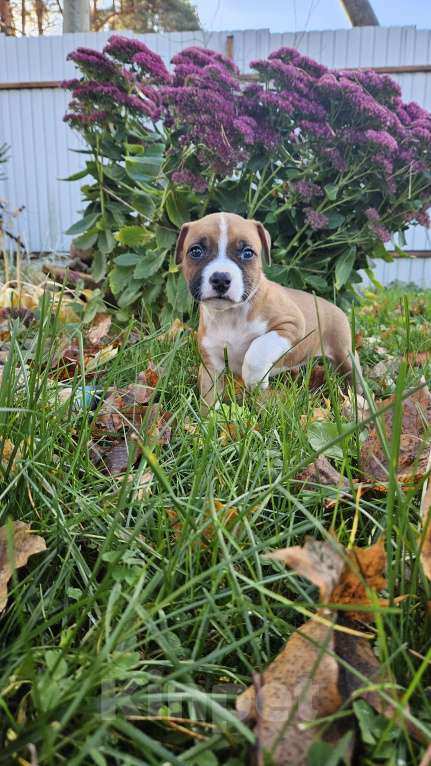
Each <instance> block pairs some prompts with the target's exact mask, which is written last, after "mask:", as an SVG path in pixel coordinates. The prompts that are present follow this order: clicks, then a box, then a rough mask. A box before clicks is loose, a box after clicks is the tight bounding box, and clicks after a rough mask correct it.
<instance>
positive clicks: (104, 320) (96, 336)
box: [87, 314, 112, 345]
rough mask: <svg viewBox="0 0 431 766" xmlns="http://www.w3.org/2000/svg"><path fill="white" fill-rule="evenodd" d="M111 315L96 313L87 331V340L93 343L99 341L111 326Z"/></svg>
mask: <svg viewBox="0 0 431 766" xmlns="http://www.w3.org/2000/svg"><path fill="white" fill-rule="evenodd" d="M111 324H112V317H111V315H110V314H97V316H96V317H95V319H94V321H93V322H92V324H91V327H90V329H89V331H88V333H87V337H88V340H89V341H90V343H92V344H93V345H96V344H97V343H100V341H101V340H102V338H104V337H105V336H106V335H107V334H108V332H109V330H110V327H111Z"/></svg>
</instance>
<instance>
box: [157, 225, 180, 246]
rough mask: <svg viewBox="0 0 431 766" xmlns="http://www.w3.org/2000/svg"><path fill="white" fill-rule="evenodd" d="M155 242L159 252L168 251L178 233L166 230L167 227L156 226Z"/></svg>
mask: <svg viewBox="0 0 431 766" xmlns="http://www.w3.org/2000/svg"><path fill="white" fill-rule="evenodd" d="M155 231H156V241H157V245H158V247H159V248H160V250H170V249H171V247H173V246H174V245H175V242H176V241H177V236H178V232H177V231H174V229H168V228H167V226H161V225H157V226H156V230H155Z"/></svg>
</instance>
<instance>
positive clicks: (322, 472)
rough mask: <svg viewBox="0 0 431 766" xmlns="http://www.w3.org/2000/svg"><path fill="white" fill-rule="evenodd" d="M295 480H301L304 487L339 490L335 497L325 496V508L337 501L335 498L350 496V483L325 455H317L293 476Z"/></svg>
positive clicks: (330, 506)
mask: <svg viewBox="0 0 431 766" xmlns="http://www.w3.org/2000/svg"><path fill="white" fill-rule="evenodd" d="M295 481H297V482H302V483H303V484H302V486H303V487H305V488H306V489H310V488H314V487H315V486H316V485H321V486H322V485H323V486H326V487H334V489H338V490H340V492H337V493H336V497H334V498H333V497H327V498H325V500H324V504H325V507H326V508H332V507H333V506H334V505H335V503H336V502H337V498H338V499H340V498H341V497H344V496H347V495H349V496H350V485H349V482H348V480H347V479H346V477H345V476H342V475H341V474H340V473H339V472H338V471H337V470H336V468H334V467H333V466H332V465H331V463H330V462H329V460H328V458H326V457H325V455H319V457H318V458H316V460H315V461H314V462H313V463H310V465H308V466H307V467H306V468H305V469H304V470H303V471H301V472H300V473H299V474H297V476H295Z"/></svg>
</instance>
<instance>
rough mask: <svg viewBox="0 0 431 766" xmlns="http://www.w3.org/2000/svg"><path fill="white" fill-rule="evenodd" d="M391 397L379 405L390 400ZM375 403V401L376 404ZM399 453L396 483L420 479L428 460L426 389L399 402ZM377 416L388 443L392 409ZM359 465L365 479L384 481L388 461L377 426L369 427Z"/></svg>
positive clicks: (430, 407)
mask: <svg viewBox="0 0 431 766" xmlns="http://www.w3.org/2000/svg"><path fill="white" fill-rule="evenodd" d="M394 400H395V397H394V396H392V397H390V398H389V399H387V400H385V401H384V402H380V404H385V405H386V404H388V403H389V402H391V401H394ZM377 404H378V403H377ZM402 408H403V412H402V424H401V437H400V455H399V461H398V469H397V478H398V481H399V482H400V484H405V485H409V484H412V483H414V482H415V481H417V480H418V479H421V478H422V477H423V476H424V474H425V471H426V465H427V460H428V454H427V440H426V439H425V432H426V430H427V428H428V424H429V422H430V419H431V394H430V392H429V391H428V388H427V387H426V386H425V387H424V388H421V389H419V390H418V391H416V392H415V393H413V394H411V396H409V397H408V398H407V399H404V401H403V403H402ZM380 417H381V422H382V425H383V427H384V431H385V434H386V439H387V442H388V444H390V443H391V440H392V423H393V409H389V410H387V411H386V412H385V413H384V414H383V415H381V416H380ZM360 468H361V471H362V474H363V476H364V478H365V479H366V481H367V482H376V483H377V484H381V483H382V482H387V481H388V476H389V468H388V461H387V458H386V455H385V452H384V450H383V447H382V445H381V443H380V439H379V435H378V432H377V429H376V428H375V427H374V428H372V429H370V431H369V433H368V437H367V439H366V441H365V442H364V444H363V445H362V448H361V455H360Z"/></svg>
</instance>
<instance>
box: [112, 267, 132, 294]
mask: <svg viewBox="0 0 431 766" xmlns="http://www.w3.org/2000/svg"><path fill="white" fill-rule="evenodd" d="M133 269H134V266H130V267H129V268H127V267H125V266H114V268H113V269H111V271H110V272H109V287H110V288H111V290H112V292H113V293H114V295H119V293H121V291H122V290H124V288H125V287H126V285H127V284H128V283H129V282H130V280H131V279H132V274H133Z"/></svg>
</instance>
